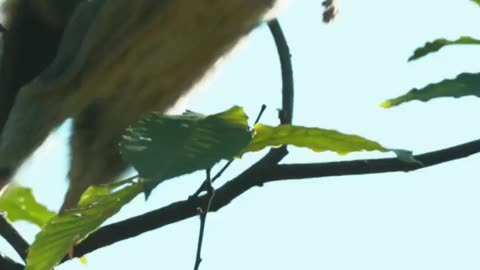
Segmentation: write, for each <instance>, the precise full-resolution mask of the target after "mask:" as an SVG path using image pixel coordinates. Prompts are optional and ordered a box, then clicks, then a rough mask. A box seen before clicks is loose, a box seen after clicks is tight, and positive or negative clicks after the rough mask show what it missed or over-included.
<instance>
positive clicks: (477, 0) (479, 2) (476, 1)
mask: <svg viewBox="0 0 480 270" xmlns="http://www.w3.org/2000/svg"><path fill="white" fill-rule="evenodd" d="M472 2H474V3H475V4H477V5H479V6H480V0H472Z"/></svg>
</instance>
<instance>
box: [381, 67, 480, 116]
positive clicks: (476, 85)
mask: <svg viewBox="0 0 480 270" xmlns="http://www.w3.org/2000/svg"><path fill="white" fill-rule="evenodd" d="M464 96H477V97H478V96H480V74H479V73H463V74H460V75H458V77H456V78H455V79H451V80H448V79H447V80H443V81H441V82H438V83H433V84H429V85H427V86H426V87H424V88H421V89H413V90H411V91H409V92H408V93H406V94H405V95H401V96H399V97H396V98H393V99H389V100H386V101H384V102H383V103H382V104H380V106H382V107H384V108H390V107H393V106H398V105H400V104H402V103H405V102H408V101H412V100H420V101H428V100H431V99H433V98H439V97H454V98H459V97H464Z"/></svg>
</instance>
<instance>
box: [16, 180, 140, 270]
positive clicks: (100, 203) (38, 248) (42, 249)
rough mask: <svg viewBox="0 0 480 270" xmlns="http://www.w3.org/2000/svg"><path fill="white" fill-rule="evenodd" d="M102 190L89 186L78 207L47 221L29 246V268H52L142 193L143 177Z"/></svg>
mask: <svg viewBox="0 0 480 270" xmlns="http://www.w3.org/2000/svg"><path fill="white" fill-rule="evenodd" d="M99 189H101V191H98V190H97V187H94V186H92V187H90V188H89V189H88V190H87V191H86V192H85V194H84V196H83V198H84V201H83V202H82V203H83V204H82V205H81V206H80V207H79V208H76V209H72V210H69V211H67V212H66V213H64V214H61V215H59V216H56V217H54V218H52V219H50V220H49V221H48V223H47V224H46V225H45V227H44V228H43V229H42V231H40V233H38V234H37V236H36V237H35V241H34V242H33V244H32V246H31V247H30V249H29V252H28V257H27V265H26V268H25V269H26V270H51V269H52V268H53V267H54V266H55V265H57V264H58V263H59V262H60V261H61V259H62V258H63V257H64V256H65V255H66V254H67V253H68V251H69V250H71V249H72V248H74V245H75V244H77V243H78V242H79V241H81V240H83V239H85V238H86V237H87V236H88V235H89V234H90V233H91V232H93V231H94V230H95V229H97V228H98V227H99V226H100V225H101V224H102V223H103V222H105V220H107V219H108V218H110V217H111V216H113V215H114V214H116V213H117V212H118V211H119V210H120V209H121V208H122V207H123V206H124V205H125V204H127V203H128V202H130V201H131V200H132V199H133V198H135V197H136V196H137V195H138V194H140V193H141V192H142V191H143V184H142V181H140V180H125V181H120V182H118V183H113V184H111V185H104V186H101V187H99ZM105 190H109V192H108V194H106V193H105ZM85 198H88V200H85Z"/></svg>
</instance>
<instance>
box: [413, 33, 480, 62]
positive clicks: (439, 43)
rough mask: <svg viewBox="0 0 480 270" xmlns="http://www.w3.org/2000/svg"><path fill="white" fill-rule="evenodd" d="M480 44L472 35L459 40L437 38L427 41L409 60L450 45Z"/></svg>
mask: <svg viewBox="0 0 480 270" xmlns="http://www.w3.org/2000/svg"><path fill="white" fill-rule="evenodd" d="M472 44H474V45H480V40H478V39H475V38H472V37H460V38H459V39H457V40H447V39H444V38H440V39H437V40H435V41H433V42H427V43H426V44H425V45H424V46H423V47H421V48H418V49H416V50H415V52H414V53H413V55H412V56H411V57H410V58H409V59H408V61H412V60H416V59H419V58H421V57H423V56H425V55H427V54H430V53H433V52H436V51H439V50H440V49H441V48H443V47H445V46H448V45H472Z"/></svg>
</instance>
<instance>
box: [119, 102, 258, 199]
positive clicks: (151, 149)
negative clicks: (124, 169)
mask: <svg viewBox="0 0 480 270" xmlns="http://www.w3.org/2000/svg"><path fill="white" fill-rule="evenodd" d="M251 137H252V134H251V132H250V131H249V129H248V123H247V116H246V114H245V112H244V111H243V109H242V108H240V107H233V108H231V109H230V110H228V111H225V112H223V113H219V114H214V115H210V116H203V115H200V114H196V113H192V112H189V113H188V114H184V115H181V116H168V115H162V114H155V113H154V114H149V115H146V116H145V117H142V119H141V120H140V121H139V122H138V123H137V124H136V125H134V126H133V127H131V128H129V129H128V130H127V132H126V134H125V136H123V139H122V141H121V143H120V149H121V153H122V156H123V158H124V159H125V160H126V161H127V162H129V163H130V164H132V165H133V167H134V168H135V169H136V170H137V171H138V173H139V175H140V176H141V177H144V178H147V179H152V181H147V182H146V192H147V196H148V192H149V191H150V190H151V188H153V187H154V186H156V185H157V184H159V183H160V182H161V181H163V180H165V179H169V178H173V177H176V176H180V175H183V174H187V173H191V172H194V171H196V170H201V169H206V168H210V167H212V166H213V165H214V164H215V163H217V162H218V161H220V160H222V159H232V158H233V157H234V156H236V155H237V154H238V153H239V152H240V150H241V149H242V148H244V147H245V146H246V145H247V144H248V143H249V142H250V140H251Z"/></svg>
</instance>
